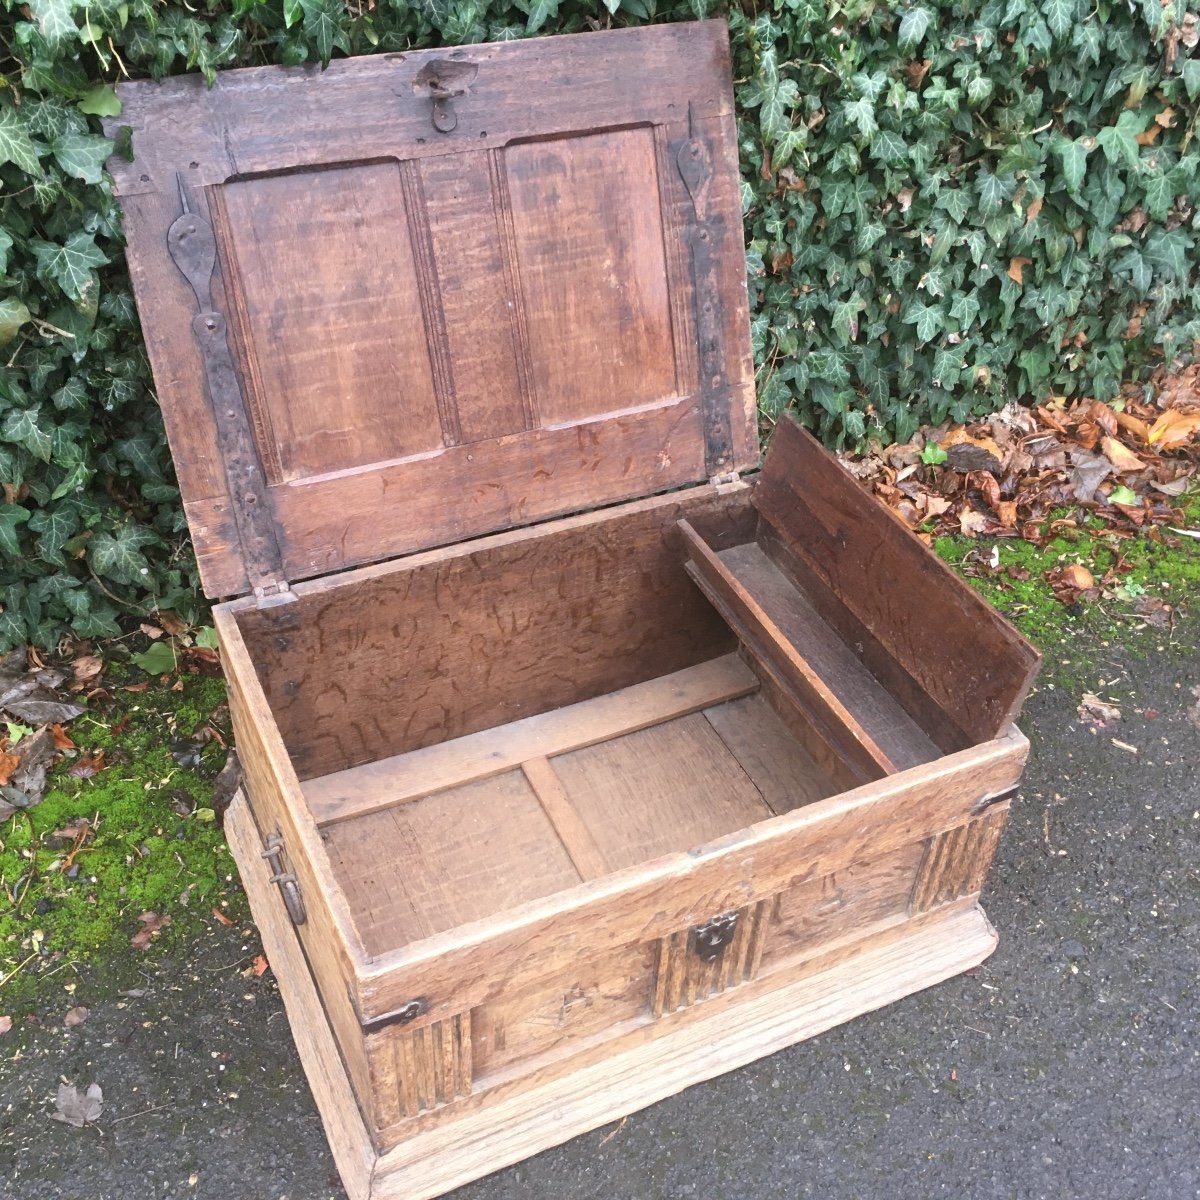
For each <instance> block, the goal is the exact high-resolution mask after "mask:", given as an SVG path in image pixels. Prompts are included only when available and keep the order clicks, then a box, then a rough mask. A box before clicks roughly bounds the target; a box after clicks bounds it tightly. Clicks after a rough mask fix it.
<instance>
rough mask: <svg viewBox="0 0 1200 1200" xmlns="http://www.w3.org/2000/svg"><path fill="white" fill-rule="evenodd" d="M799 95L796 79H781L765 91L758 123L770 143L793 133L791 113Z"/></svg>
mask: <svg viewBox="0 0 1200 1200" xmlns="http://www.w3.org/2000/svg"><path fill="white" fill-rule="evenodd" d="M797 94H798V93H797V87H796V81H795V80H794V79H781V80H779V82H778V83H775V84H773V85H772V86H770V87H767V88H766V89H765V91H764V94H763V99H762V105H761V106H760V107H759V110H758V122H759V127H760V128H761V129H762V131H763V136H764V137H765V138H766V139H767V140H768V141H774V140H775V139H777V138H780V137H782V136H783V135H784V134H785V133H788V132H790V131H791V124H792V121H791V111H792V109H793V108H794V107H795V104H796V97H797ZM780 165H782V164H780Z"/></svg>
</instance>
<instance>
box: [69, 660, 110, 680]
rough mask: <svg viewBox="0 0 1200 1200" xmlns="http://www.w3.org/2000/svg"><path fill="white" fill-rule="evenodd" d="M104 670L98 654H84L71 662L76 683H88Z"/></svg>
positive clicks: (102, 661)
mask: <svg viewBox="0 0 1200 1200" xmlns="http://www.w3.org/2000/svg"><path fill="white" fill-rule="evenodd" d="M103 670H104V660H103V659H102V658H101V657H100V656H99V655H98V654H84V655H81V656H80V657H79V658H77V659H75V661H74V662H73V663H72V664H71V674H72V676H73V677H74V679H75V682H76V683H90V682H91V681H92V680H93V679H95V678H96V677H97V676H98V675H99V674H100V673H101V671H103Z"/></svg>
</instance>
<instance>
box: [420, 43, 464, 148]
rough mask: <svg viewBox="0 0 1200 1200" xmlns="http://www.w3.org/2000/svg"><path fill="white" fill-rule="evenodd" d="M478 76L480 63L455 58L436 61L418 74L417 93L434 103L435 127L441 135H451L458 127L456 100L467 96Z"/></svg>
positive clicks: (427, 64) (424, 67) (437, 59)
mask: <svg viewBox="0 0 1200 1200" xmlns="http://www.w3.org/2000/svg"><path fill="white" fill-rule="evenodd" d="M478 74H479V64H478V63H473V62H458V61H456V60H455V59H452V58H435V59H433V60H432V61H430V62H427V63H426V64H425V65H424V66H423V67H422V68H421V69H420V70H419V71H418V72H417V74H416V77H415V78H414V79H413V85H412V86H413V91H414V92H416V93H417V95H424V96H428V97H429V98H430V99H431V100H432V101H433V127H434V129H436V130H437V131H438V133H450V132H451V131H452V130H453V129H454V128H455V127H456V126H457V125H458V114H457V113H456V112H455V111H454V105H453V103H452V101H454V100H457V99H458V97H459V96H465V95H466V94H467V88H468V87H469V86H470V85H471V83H473V82H474V79H475V76H476V75H478Z"/></svg>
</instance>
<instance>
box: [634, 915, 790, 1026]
mask: <svg viewBox="0 0 1200 1200" xmlns="http://www.w3.org/2000/svg"><path fill="white" fill-rule="evenodd" d="M768 905H769V901H766V900H763V901H760V902H759V903H758V904H752V905H749V906H748V907H746V908H742V909H738V910H737V911H735V912H730V913H727V914H722V915H721V916H719V917H716V918H714V919H713V920H712V921H707V922H703V923H701V924H700V925H699V926H693V927H691V928H689V929H683V930H680V931H678V932H676V933H672V934H670V935H669V936H668V937H665V938H663V939H661V941H659V943H658V963H657V970H656V972H655V981H654V1003H653V1010H654V1015H655V1016H656V1017H661V1016H664V1015H666V1014H668V1013H673V1012H677V1011H678V1010H679V1009H682V1008H688V1007H690V1006H691V1005H693V1004H698V1003H699V1002H700V1001H702V1000H707V999H708V998H709V997H710V996H715V995H718V994H720V993H721V992H727V991H729V990H730V988H735V987H737V986H738V985H739V984H741V983H745V982H746V981H747V980H750V979H753V978H754V977H755V976H756V975H757V974H758V968H759V964H760V962H761V961H762V953H763V941H764V938H765V936H766V932H767V920H766V916H767V908H768ZM723 923H728V927H727V928H723V927H722V926H723ZM717 939H721V940H722V941H723V943H724V944H721V945H714V944H713V943H714V941H715V940H717Z"/></svg>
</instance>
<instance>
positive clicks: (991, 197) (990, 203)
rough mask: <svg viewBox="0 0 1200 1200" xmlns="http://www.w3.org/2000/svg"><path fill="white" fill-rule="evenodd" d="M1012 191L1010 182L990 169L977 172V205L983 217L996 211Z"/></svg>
mask: <svg viewBox="0 0 1200 1200" xmlns="http://www.w3.org/2000/svg"><path fill="white" fill-rule="evenodd" d="M1012 192H1013V185H1012V183H1011V182H1008V181H1005V180H1004V179H1003V178H1002V177H1001V176H999V175H993V174H992V173H991V172H990V171H980V172H979V207H980V211H981V212H982V213H983V215H984V216H985V217H990V216H992V215H993V214H995V213H998V212H999V211H1000V209H1001V208H1002V207H1003V205H1004V202H1005V201H1006V200H1007V199H1008V198H1009V196H1011V195H1012Z"/></svg>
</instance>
